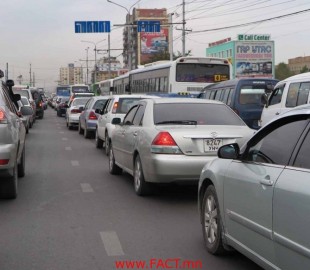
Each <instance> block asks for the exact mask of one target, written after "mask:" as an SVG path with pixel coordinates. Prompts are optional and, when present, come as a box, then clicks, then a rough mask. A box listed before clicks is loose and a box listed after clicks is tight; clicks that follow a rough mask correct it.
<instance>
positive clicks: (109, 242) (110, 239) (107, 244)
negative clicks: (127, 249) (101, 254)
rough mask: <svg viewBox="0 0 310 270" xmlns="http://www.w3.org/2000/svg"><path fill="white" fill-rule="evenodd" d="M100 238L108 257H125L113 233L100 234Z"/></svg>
mask: <svg viewBox="0 0 310 270" xmlns="http://www.w3.org/2000/svg"><path fill="white" fill-rule="evenodd" d="M100 236H101V240H102V242H103V245H104V248H105V251H106V252H107V254H108V256H122V255H125V254H124V251H123V248H122V245H121V242H120V241H119V239H118V236H117V234H116V232H115V231H106V232H100Z"/></svg>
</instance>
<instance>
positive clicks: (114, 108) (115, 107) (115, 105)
mask: <svg viewBox="0 0 310 270" xmlns="http://www.w3.org/2000/svg"><path fill="white" fill-rule="evenodd" d="M117 107H118V102H115V103H114V105H113V109H112V113H116V110H117Z"/></svg>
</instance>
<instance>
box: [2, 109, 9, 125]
mask: <svg viewBox="0 0 310 270" xmlns="http://www.w3.org/2000/svg"><path fill="white" fill-rule="evenodd" d="M7 123H8V120H7V118H6V115H5V112H4V111H3V110H1V109H0V124H7Z"/></svg>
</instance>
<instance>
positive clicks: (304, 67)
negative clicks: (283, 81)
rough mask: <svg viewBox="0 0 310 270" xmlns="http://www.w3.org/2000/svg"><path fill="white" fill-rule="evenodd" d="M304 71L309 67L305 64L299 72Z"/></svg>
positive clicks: (307, 70)
mask: <svg viewBox="0 0 310 270" xmlns="http://www.w3.org/2000/svg"><path fill="white" fill-rule="evenodd" d="M305 72H309V68H308V67H307V66H306V65H304V66H303V67H302V69H301V70H300V73H305Z"/></svg>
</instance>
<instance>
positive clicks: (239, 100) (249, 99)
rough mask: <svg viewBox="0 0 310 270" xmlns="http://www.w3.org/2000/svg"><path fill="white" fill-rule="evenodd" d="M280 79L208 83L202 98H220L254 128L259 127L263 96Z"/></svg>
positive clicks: (245, 79)
mask: <svg viewBox="0 0 310 270" xmlns="http://www.w3.org/2000/svg"><path fill="white" fill-rule="evenodd" d="M277 82H278V80H274V79H269V78H239V79H233V80H228V81H223V82H219V83H214V84H212V85H208V86H206V87H205V88H204V89H203V92H202V93H201V94H200V98H206V99H212V100H219V101H222V102H224V103H225V104H227V105H228V106H229V107H230V108H232V109H233V110H234V111H235V113H237V114H238V115H239V116H240V117H241V118H242V120H243V121H244V122H245V123H246V124H247V125H248V126H249V127H250V128H253V129H259V128H260V126H259V121H260V119H261V114H262V110H263V105H264V104H263V103H262V100H263V99H262V97H264V96H265V95H268V94H269V93H270V92H271V91H272V90H273V88H274V86H275V85H276V83H277Z"/></svg>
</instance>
